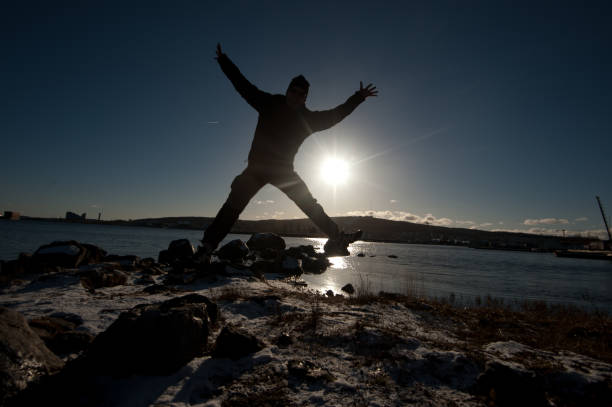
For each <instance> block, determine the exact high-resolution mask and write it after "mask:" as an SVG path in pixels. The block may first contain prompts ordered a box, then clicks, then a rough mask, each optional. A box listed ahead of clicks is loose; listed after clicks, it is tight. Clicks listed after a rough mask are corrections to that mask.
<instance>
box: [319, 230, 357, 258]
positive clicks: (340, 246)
mask: <svg viewBox="0 0 612 407" xmlns="http://www.w3.org/2000/svg"><path fill="white" fill-rule="evenodd" d="M361 236H363V231H362V230H358V231H356V232H353V233H344V232H343V233H340V236H338V237H337V238H335V239H332V238H330V239H327V242H325V246H323V250H324V251H325V254H326V255H327V256H328V257H330V256H348V255H349V254H350V253H349V251H348V245H349V244H351V243H353V242H354V241H356V240H359V239H361Z"/></svg>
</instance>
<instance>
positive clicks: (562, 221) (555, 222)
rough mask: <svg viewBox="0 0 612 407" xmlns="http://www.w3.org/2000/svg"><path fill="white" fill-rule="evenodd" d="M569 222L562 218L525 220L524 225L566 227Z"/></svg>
mask: <svg viewBox="0 0 612 407" xmlns="http://www.w3.org/2000/svg"><path fill="white" fill-rule="evenodd" d="M568 223H569V220H567V219H562V218H542V219H525V221H524V222H523V224H524V225H528V226H533V225H567V224H568Z"/></svg>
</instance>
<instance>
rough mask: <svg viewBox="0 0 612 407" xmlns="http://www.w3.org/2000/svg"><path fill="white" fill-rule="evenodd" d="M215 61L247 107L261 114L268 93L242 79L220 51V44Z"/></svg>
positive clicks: (240, 74) (268, 95)
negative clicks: (249, 106)
mask: <svg viewBox="0 0 612 407" xmlns="http://www.w3.org/2000/svg"><path fill="white" fill-rule="evenodd" d="M215 59H216V60H217V62H218V63H219V66H220V67H221V70H222V71H223V73H225V76H227V78H228V79H229V80H230V81H231V82H232V84H233V85H234V88H236V90H237V91H238V93H240V96H242V97H243V98H244V99H245V100H246V101H247V103H248V104H249V105H251V106H252V107H253V108H254V109H255V110H257V111H258V112H261V110H262V109H263V108H264V106H265V105H266V102H267V100H268V98H269V97H270V94H269V93H266V92H263V91H261V90H259V89H257V87H256V86H255V85H253V84H252V83H251V82H249V81H248V80H247V78H245V77H244V75H243V74H242V73H241V72H240V70H239V69H238V67H237V66H236V65H234V63H233V62H232V61H231V60H230V59H229V58H228V56H227V55H225V54H224V53H223V52H222V51H221V44H217V55H216V56H215Z"/></svg>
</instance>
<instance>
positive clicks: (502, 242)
mask: <svg viewBox="0 0 612 407" xmlns="http://www.w3.org/2000/svg"><path fill="white" fill-rule="evenodd" d="M333 219H334V221H335V222H337V223H338V225H339V226H340V227H341V228H342V229H343V230H347V231H352V230H356V229H361V230H363V231H364V236H363V239H364V240H371V241H387V242H402V243H427V244H456V245H464V246H473V247H482V248H505V249H517V250H529V249H541V250H552V249H561V248H584V247H585V245H588V244H589V243H590V242H591V241H593V240H597V239H592V238H579V237H572V238H561V237H558V236H544V235H532V234H528V233H512V232H490V231H484V230H476V229H465V228H449V227H443V226H433V225H423V224H419V223H411V222H404V221H393V220H387V219H380V218H374V217H370V216H347V217H335V218H333ZM212 221H213V218H205V217H170V218H154V219H137V220H132V221H113V222H111V223H115V224H126V225H137V226H152V227H167V228H183V229H197V230H204V229H205V228H206V227H207V226H208V225H209V224H210V223H211V222H212ZM256 232H273V233H277V234H279V235H282V236H304V237H325V236H324V235H323V234H322V233H321V232H320V231H319V230H318V229H317V227H316V226H315V225H314V224H313V223H312V221H311V220H310V219H267V220H239V221H238V222H237V223H236V225H234V227H233V228H232V233H244V234H250V233H256Z"/></svg>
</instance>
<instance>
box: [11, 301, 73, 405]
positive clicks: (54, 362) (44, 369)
mask: <svg viewBox="0 0 612 407" xmlns="http://www.w3.org/2000/svg"><path fill="white" fill-rule="evenodd" d="M63 366H64V362H62V360H61V359H60V358H58V357H57V356H56V355H55V354H54V353H53V352H51V351H50V350H49V349H48V348H47V346H45V344H44V342H43V341H42V339H40V337H39V336H38V335H37V334H36V333H35V332H34V331H33V330H32V329H31V328H30V326H29V325H28V322H27V321H26V319H25V318H24V317H23V316H22V315H21V314H19V313H18V312H15V311H13V310H10V309H8V308H5V307H0V372H1V373H0V405H3V404H4V401H5V400H6V399H8V398H9V397H11V396H14V395H15V394H17V393H18V392H20V391H22V390H24V389H25V388H26V387H27V386H28V385H30V384H32V383H36V382H37V381H38V380H39V379H40V378H41V377H43V376H46V375H49V374H53V373H56V372H57V371H59V370H60V369H61V368H62V367H63Z"/></svg>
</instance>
